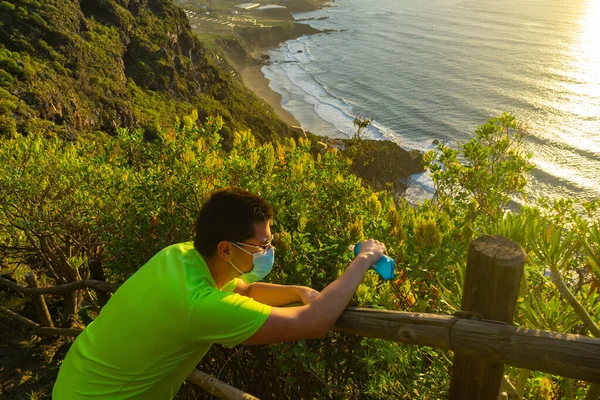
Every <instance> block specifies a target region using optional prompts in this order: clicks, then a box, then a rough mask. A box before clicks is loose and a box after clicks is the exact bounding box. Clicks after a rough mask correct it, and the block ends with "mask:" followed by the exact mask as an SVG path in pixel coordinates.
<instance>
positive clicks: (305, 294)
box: [298, 286, 319, 304]
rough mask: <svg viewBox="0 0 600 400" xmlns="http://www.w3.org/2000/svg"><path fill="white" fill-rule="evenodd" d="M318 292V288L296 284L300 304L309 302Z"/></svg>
mask: <svg viewBox="0 0 600 400" xmlns="http://www.w3.org/2000/svg"><path fill="white" fill-rule="evenodd" d="M318 294H319V291H318V290H315V289H312V288H309V287H306V286H298V295H299V296H300V299H301V300H302V304H310V302H312V301H313V299H314V298H315V297H316V296H317V295H318Z"/></svg>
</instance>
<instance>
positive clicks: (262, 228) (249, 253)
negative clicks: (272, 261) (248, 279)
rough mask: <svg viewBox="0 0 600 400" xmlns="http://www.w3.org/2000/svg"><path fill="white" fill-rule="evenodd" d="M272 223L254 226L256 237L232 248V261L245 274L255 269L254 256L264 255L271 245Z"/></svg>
mask: <svg viewBox="0 0 600 400" xmlns="http://www.w3.org/2000/svg"><path fill="white" fill-rule="evenodd" d="M272 239H273V236H272V234H271V221H267V222H259V223H256V224H254V236H253V237H252V238H250V239H247V240H244V241H243V242H237V243H236V245H238V246H240V247H239V248H238V247H236V246H232V261H233V263H234V264H235V265H236V267H238V268H239V269H240V270H241V271H243V272H250V271H252V269H253V268H254V264H253V258H252V257H253V254H254V253H263V252H264V251H265V250H266V249H267V248H269V246H270V245H271V240H272Z"/></svg>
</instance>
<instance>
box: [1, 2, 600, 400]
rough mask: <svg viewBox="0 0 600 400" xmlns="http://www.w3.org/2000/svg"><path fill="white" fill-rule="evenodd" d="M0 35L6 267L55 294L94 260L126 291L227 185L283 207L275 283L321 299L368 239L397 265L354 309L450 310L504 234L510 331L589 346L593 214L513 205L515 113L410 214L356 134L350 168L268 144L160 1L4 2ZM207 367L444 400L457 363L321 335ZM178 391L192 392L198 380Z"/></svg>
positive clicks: (258, 390) (304, 393)
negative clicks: (508, 247) (474, 244)
mask: <svg viewBox="0 0 600 400" xmlns="http://www.w3.org/2000/svg"><path fill="white" fill-rule="evenodd" d="M208 3H211V4H212V3H213V2H210V1H209V2H208ZM304 3H306V4H309V3H315V4H316V3H317V1H316V0H314V1H313V0H310V1H306V2H304ZM209 5H210V4H209ZM309 5H310V4H309ZM213 6H214V4H213ZM0 38H2V42H1V43H0V272H1V273H6V272H14V273H13V276H14V277H16V278H17V279H19V280H21V281H22V276H23V274H24V273H26V272H28V271H30V270H33V271H35V272H36V273H37V274H38V276H39V277H40V280H41V281H42V284H44V285H53V284H59V283H66V282H71V281H74V280H78V279H81V278H82V277H86V276H88V274H89V270H88V264H87V262H88V260H90V259H91V258H97V259H100V260H101V261H102V263H103V265H104V267H105V269H106V273H107V275H108V280H110V281H113V282H122V281H124V280H125V279H127V277H129V276H130V275H131V274H133V273H134V272H135V271H136V270H137V269H138V268H140V266H141V265H143V264H144V262H146V261H147V260H148V259H149V258H150V257H151V256H152V255H153V254H154V253H156V252H157V251H159V250H160V249H162V248H163V247H165V246H167V245H169V244H171V243H174V242H178V241H184V240H189V239H191V238H192V235H193V222H194V220H195V218H196V213H197V211H198V209H199V207H200V205H201V204H202V202H203V200H204V199H205V198H206V197H207V196H208V195H209V194H210V193H211V191H212V190H214V189H216V188H219V187H223V186H227V185H237V186H240V187H243V188H246V189H249V190H252V191H254V192H256V193H259V194H261V195H262V196H264V197H265V198H266V199H267V200H268V201H269V202H270V203H271V204H272V205H273V206H274V208H275V211H276V217H275V225H274V227H273V230H274V232H275V234H276V241H277V243H276V245H277V249H278V251H277V256H276V257H277V259H276V264H277V268H276V269H275V270H274V272H273V273H272V274H271V275H270V276H269V278H268V279H269V280H270V281H272V282H278V283H290V284H301V285H308V286H312V287H314V288H316V289H322V288H323V287H324V286H325V285H327V284H328V283H329V282H331V281H332V280H334V279H335V278H336V277H337V276H339V274H340V273H342V271H343V270H344V268H345V267H346V266H347V265H348V263H349V262H350V260H351V258H352V254H351V252H349V251H348V250H347V247H348V245H350V244H354V243H355V242H356V241H358V240H360V239H361V238H364V237H376V238H379V239H380V240H382V241H384V242H385V243H386V244H387V246H388V249H389V252H390V255H391V256H392V257H394V258H395V259H396V260H397V267H398V268H397V276H396V279H395V280H393V281H389V282H383V281H381V280H380V279H379V278H378V276H377V275H376V274H375V273H373V272H369V273H368V274H367V276H366V278H365V281H364V283H363V284H362V285H361V286H360V287H359V289H358V291H357V293H356V296H355V298H354V301H353V304H354V305H360V306H365V307H373V308H384V309H391V310H408V311H418V312H443V313H449V312H453V311H455V310H456V309H457V308H458V307H459V300H460V297H461V285H462V276H463V272H464V268H465V255H466V249H467V246H468V243H469V242H470V241H471V240H472V239H473V238H474V237H477V236H479V235H482V234H501V235H504V236H507V237H510V238H512V239H514V240H516V241H517V242H518V243H519V244H521V246H523V247H524V248H525V250H526V251H527V253H528V263H527V265H526V279H525V280H524V282H523V288H522V291H521V297H520V298H519V303H518V310H517V312H516V317H515V320H516V324H518V325H522V326H526V327H530V328H539V329H547V330H553V331H557V332H566V333H578V334H590V335H592V336H596V337H600V330H599V328H598V325H597V321H598V320H599V319H600V295H599V293H598V288H599V282H600V266H599V264H600V262H599V259H600V222H598V221H599V210H600V209H599V203H598V202H595V203H586V204H578V203H575V202H574V201H572V200H561V201H556V202H547V203H542V204H541V205H540V206H538V207H529V206H524V207H522V208H521V209H520V210H519V211H511V212H507V211H506V206H507V205H508V204H509V202H510V201H511V199H514V198H516V197H519V196H520V194H522V190H523V188H524V187H525V182H526V177H527V172H528V171H529V169H530V168H531V166H530V164H529V162H528V158H527V156H526V155H525V154H522V152H521V150H520V148H521V147H520V144H521V141H522V139H523V133H522V132H521V131H520V129H519V127H518V125H517V123H516V121H515V120H514V118H513V117H511V116H509V115H503V116H501V117H499V118H497V119H493V120H490V121H489V122H488V123H486V124H484V125H482V126H481V127H480V128H478V129H477V131H476V132H475V135H474V138H473V140H472V141H470V142H468V143H465V144H464V145H463V146H461V147H460V148H457V149H452V148H449V147H447V146H444V145H440V147H439V148H438V149H437V151H435V152H431V153H429V154H427V155H426V156H425V164H426V165H427V168H428V170H429V172H430V174H431V176H432V178H433V182H434V185H435V189H436V195H435V197H434V198H433V199H432V200H430V201H426V202H424V203H423V204H419V205H416V206H415V205H411V204H409V203H408V202H406V201H405V200H404V199H402V198H397V197H394V196H391V195H390V193H388V192H386V191H381V192H376V191H373V190H372V189H370V188H369V187H367V186H365V185H363V182H361V179H360V178H358V177H357V176H356V175H353V174H352V172H351V171H355V172H356V171H359V172H360V173H361V174H363V173H364V172H365V171H366V170H367V164H368V163H369V162H372V161H373V160H374V158H373V156H372V155H371V154H372V153H371V150H372V149H371V148H370V147H369V146H371V144H369V143H367V142H362V141H361V138H360V129H359V131H358V133H357V137H356V138H354V140H353V142H352V145H351V146H349V151H347V152H346V154H347V155H350V156H353V158H355V159H356V160H358V162H357V163H355V164H354V166H351V165H350V164H351V162H350V161H348V159H347V158H346V157H345V156H344V154H341V153H339V152H337V151H335V150H331V149H330V151H328V152H327V153H325V154H323V155H320V154H318V155H316V156H315V154H314V152H311V151H310V146H311V144H310V143H309V141H308V140H307V139H299V140H294V139H290V138H288V139H285V140H282V141H279V140H273V139H279V138H280V136H282V135H283V134H285V133H287V132H288V129H289V128H288V127H287V126H285V125H283V124H282V123H281V122H280V121H279V120H278V119H277V118H276V117H274V115H273V112H272V110H271V109H270V108H269V107H267V106H264V105H263V103H262V102H260V101H259V100H257V99H256V98H255V97H254V96H253V95H252V94H250V93H249V92H248V90H247V89H245V88H244V87H243V86H241V84H240V83H239V82H238V81H237V80H235V79H233V78H231V74H230V70H229V69H228V68H229V67H228V66H227V64H226V63H224V62H223V61H222V60H218V59H216V58H212V57H211V56H210V55H209V54H208V52H207V51H206V50H205V48H204V46H203V45H202V44H201V43H200V42H199V41H198V40H197V39H196V38H195V37H194V36H193V35H192V34H191V31H190V27H189V24H188V22H187V21H186V19H185V16H184V15H183V14H182V11H181V10H180V9H179V8H177V7H175V6H173V4H172V3H171V2H170V1H168V0H81V1H59V0H52V1H39V0H22V1H14V0H10V1H6V0H2V1H0ZM196 110H197V111H196ZM358 122H359V125H358V126H359V128H360V121H358ZM248 128H250V129H251V130H252V132H250V131H249V130H248ZM152 138H153V139H154V140H148V139H152ZM379 161H380V160H379ZM353 167H354V169H353ZM364 176H365V177H366V176H367V174H365V175H364ZM380 183H381V182H380ZM378 186H379V187H390V188H393V187H394V184H393V183H392V184H391V185H384V184H381V185H378ZM525 204H527V203H526V202H525ZM48 297H49V299H50V296H48ZM96 301H97V299H96V298H95V295H94V294H93V293H91V292H88V291H81V292H79V293H75V294H74V295H72V296H66V297H65V298H61V297H52V298H51V301H50V308H51V311H52V314H53V316H54V318H55V319H56V320H57V322H59V323H61V324H62V325H64V326H69V325H80V324H82V323H87V322H89V321H90V320H91V319H93V318H94V315H95V312H97V311H98V310H97V309H95V304H96ZM0 304H2V305H5V306H7V307H8V308H10V309H12V310H14V311H17V312H22V313H24V314H25V315H28V316H30V317H32V318H34V319H35V314H28V313H30V312H31V309H30V305H29V303H27V302H26V300H25V299H23V298H20V297H18V296H13V295H11V294H6V293H3V292H0ZM82 306H85V308H83V307H82ZM0 324H2V326H6V325H8V324H9V321H8V320H6V319H4V317H0ZM0 334H2V335H4V334H5V332H1V333H0ZM0 356H1V354H0ZM45 357H46V359H47V360H48V362H49V363H50V364H51V365H52V366H53V368H54V369H53V370H52V372H50V373H49V377H50V378H49V381H48V383H47V385H46V388H45V389H44V390H45V392H44V390H43V391H42V392H41V393H40V396H43V395H44V394H48V393H49V387H51V384H52V374H55V373H56V367H57V366H58V365H59V364H60V360H59V359H56V358H55V359H54V360H52V359H53V357H54V353H52V354H51V355H46V356H45ZM3 362H4V361H3ZM1 368H2V367H0V371H2V369H1ZM200 368H201V369H202V370H204V371H206V372H209V373H211V374H213V375H215V376H217V375H218V376H219V378H220V379H222V380H225V381H227V382H229V383H231V384H232V385H234V386H236V387H238V388H241V389H243V390H245V391H247V392H250V393H252V394H254V395H257V396H259V397H261V398H264V399H268V398H277V399H279V398H299V397H302V398H361V399H363V398H369V399H371V398H372V399H383V398H411V399H418V398H422V399H431V398H443V397H445V395H446V393H447V390H448V386H449V370H450V368H451V354H450V353H449V352H446V351H440V350H436V349H431V348H418V347H415V346H405V345H399V344H397V343H391V342H386V341H381V340H375V339H365V338H360V337H354V336H350V335H344V334H339V333H332V334H330V335H329V337H328V338H326V339H324V340H313V341H305V342H300V343H295V344H286V345H280V346H255V347H247V346H246V347H240V348H238V349H234V350H232V351H229V350H227V349H224V348H222V347H220V346H215V347H214V348H213V349H212V350H211V352H210V353H209V354H208V355H207V357H206V358H205V359H204V360H203V362H202V364H201V366H200ZM506 374H507V376H508V378H509V380H510V381H512V382H513V383H514V384H515V386H516V388H517V389H518V390H520V391H521V392H522V393H524V397H525V398H532V399H533V398H551V397H552V398H583V397H584V395H585V392H586V389H587V387H586V385H585V384H584V383H582V382H577V381H573V380H570V379H563V378H561V377H555V376H549V375H546V374H543V373H539V372H530V371H523V370H518V369H516V368H507V369H506ZM0 383H2V382H0ZM196 393H197V392H196ZM0 394H3V393H2V388H1V387H0ZM7 394H8V393H7ZM179 397H180V398H187V397H189V398H192V397H193V395H192V393H191V389H190V388H184V389H183V390H182V391H181V393H180V395H179ZM207 398H208V396H207Z"/></svg>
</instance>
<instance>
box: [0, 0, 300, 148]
mask: <svg viewBox="0 0 600 400" xmlns="http://www.w3.org/2000/svg"><path fill="white" fill-rule="evenodd" d="M0 37H2V38H3V39H2V41H1V42H0V68H1V69H0V101H2V107H0V111H2V113H1V118H0V133H1V134H2V135H4V136H10V135H14V134H17V133H20V134H32V133H38V132H45V133H47V134H56V135H59V136H62V137H75V136H77V135H78V134H80V133H84V132H93V131H104V132H108V133H114V132H115V130H116V129H117V128H120V127H126V128H139V127H141V128H144V129H145V130H146V131H147V132H148V133H149V134H150V135H152V133H153V131H155V130H156V129H161V128H168V127H171V126H172V125H173V124H174V123H175V120H176V118H175V117H176V116H182V115H187V114H189V113H190V112H191V111H192V110H193V109H196V110H198V114H199V117H200V119H201V120H204V119H205V117H207V116H211V115H217V114H218V115H221V116H223V118H224V120H225V128H224V131H223V134H224V136H225V137H226V138H227V137H231V135H232V132H233V131H235V130H238V129H245V128H250V129H251V130H252V131H253V132H254V133H255V135H256V136H257V137H258V138H259V139H261V140H276V139H277V138H279V137H281V136H283V135H286V134H287V133H288V132H289V127H288V126H287V125H286V124H284V123H283V122H282V121H281V120H280V119H279V118H277V117H276V116H275V115H274V113H273V111H272V109H271V108H270V107H269V106H268V105H266V104H265V103H264V102H262V101H260V100H259V99H257V98H256V96H254V95H253V93H251V92H250V91H249V90H248V89H247V88H245V87H244V86H243V85H242V84H241V82H240V81H239V80H236V79H232V77H231V76H230V75H229V74H228V72H227V70H226V69H224V68H221V67H220V66H219V60H215V59H214V58H213V57H212V56H211V54H210V53H209V52H208V51H207V50H206V48H205V46H204V45H203V44H202V43H201V42H200V41H199V40H198V38H197V37H196V36H195V35H194V34H193V33H192V31H191V27H190V24H189V20H188V19H187V18H186V16H185V13H184V12H183V10H182V9H180V8H179V7H177V6H175V5H174V4H173V3H172V1H170V0H130V1H121V0H107V1H101V0H85V1H65V0H52V1H47V2H39V1H35V0H27V1H19V2H16V1H15V2H9V1H2V2H0Z"/></svg>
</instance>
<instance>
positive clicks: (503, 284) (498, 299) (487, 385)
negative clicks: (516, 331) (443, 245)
mask: <svg viewBox="0 0 600 400" xmlns="http://www.w3.org/2000/svg"><path fill="white" fill-rule="evenodd" d="M524 266H525V251H524V250H523V249H522V248H521V246H519V245H518V244H517V243H515V242H513V241H512V240H509V239H507V238H504V237H501V236H483V237H480V238H478V239H475V240H474V241H472V242H471V244H470V245H469V256H468V259H467V272H466V275H465V283H464V289H463V298H462V305H461V309H462V311H463V313H464V315H465V316H466V317H468V316H471V317H472V318H481V319H486V320H493V321H499V322H500V323H507V324H512V320H513V313H514V311H515V307H516V304H517V297H518V295H519V287H520V283H521V277H522V276H523V268H524ZM503 374H504V364H502V363H497V362H490V361H487V360H484V359H481V358H476V357H470V356H465V355H461V354H458V353H457V354H455V355H454V367H453V372H452V381H451V383H450V397H449V398H450V400H463V399H479V400H488V399H489V400H492V399H493V400H496V399H497V398H498V392H499V391H500V383H501V382H502V376H503Z"/></svg>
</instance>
